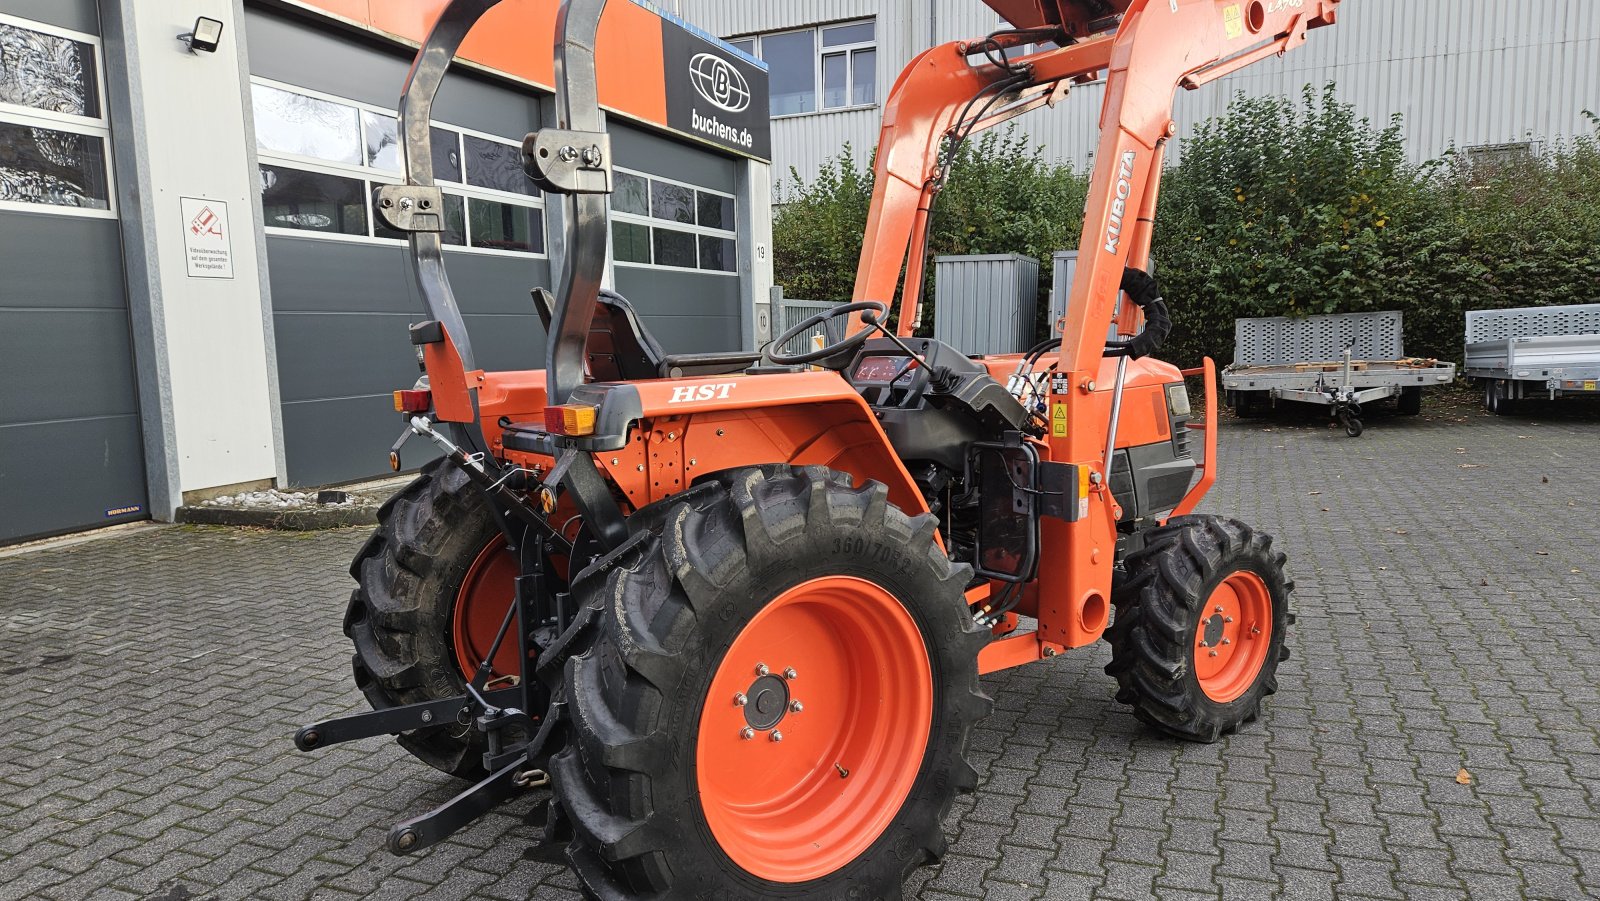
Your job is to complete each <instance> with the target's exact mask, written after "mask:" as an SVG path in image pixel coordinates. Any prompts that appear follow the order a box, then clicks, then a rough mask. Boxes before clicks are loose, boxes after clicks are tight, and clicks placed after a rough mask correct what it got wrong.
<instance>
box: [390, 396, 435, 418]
mask: <svg viewBox="0 0 1600 901" xmlns="http://www.w3.org/2000/svg"><path fill="white" fill-rule="evenodd" d="M431 406H433V392H432V391H396V392H395V393H394V411H395V412H396V413H426V412H428V408H429V407H431Z"/></svg>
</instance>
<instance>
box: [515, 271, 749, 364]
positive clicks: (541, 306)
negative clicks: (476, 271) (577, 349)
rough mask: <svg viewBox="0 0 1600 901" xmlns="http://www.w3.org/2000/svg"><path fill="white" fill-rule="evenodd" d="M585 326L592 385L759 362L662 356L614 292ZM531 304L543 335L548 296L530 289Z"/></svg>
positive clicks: (742, 357) (724, 356)
mask: <svg viewBox="0 0 1600 901" xmlns="http://www.w3.org/2000/svg"><path fill="white" fill-rule="evenodd" d="M598 300H599V304H598V305H597V306H596V308H595V313H594V321H593V322H592V323H591V324H590V325H589V341H588V345H587V348H586V355H587V357H588V364H589V377H590V378H591V379H593V380H594V381H597V382H626V381H639V380H644V379H659V378H674V379H675V378H683V377H686V376H697V375H726V374H728V373H732V372H743V371H744V370H745V369H746V368H747V367H749V366H750V365H751V364H753V363H755V362H757V361H759V360H760V359H761V354H760V353H759V352H755V351H748V350H733V351H714V352H710V353H693V354H668V353H666V352H665V351H663V350H662V349H661V344H660V343H659V342H657V341H656V339H655V336H654V335H652V334H650V330H649V329H647V328H645V325H644V322H643V321H642V320H640V319H639V314H638V313H637V312H635V311H634V309H633V304H631V303H629V302H628V299H627V298H626V297H623V296H622V295H621V294H618V293H617V292H615V291H608V290H604V289H602V290H601V291H600V296H599V298H598ZM533 305H534V307H535V308H536V309H537V310H538V311H539V319H540V320H541V321H542V322H543V323H544V328H545V332H546V333H548V332H549V331H550V320H551V318H552V317H553V315H554V313H553V310H554V303H553V299H552V297H551V295H550V292H549V291H546V290H545V289H543V288H535V289H534V290H533Z"/></svg>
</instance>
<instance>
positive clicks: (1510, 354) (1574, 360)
mask: <svg viewBox="0 0 1600 901" xmlns="http://www.w3.org/2000/svg"><path fill="white" fill-rule="evenodd" d="M1463 359H1464V361H1465V365H1464V366H1463V367H1462V374H1463V375H1465V376H1466V377H1467V378H1469V379H1475V380H1477V381H1478V382H1480V383H1482V385H1483V406H1484V408H1485V409H1487V410H1488V411H1489V412H1491V413H1496V414H1505V413H1510V412H1512V411H1513V409H1514V408H1515V406H1516V402H1517V401H1519V400H1522V399H1524V398H1530V397H1548V398H1550V399H1552V400H1553V399H1555V398H1557V397H1563V396H1566V395H1570V394H1589V395H1595V394H1600V303H1587V304H1571V305H1568V306H1559V307H1520V308H1517V309H1511V310H1471V311H1469V312H1468V313H1467V337H1466V355H1465V357H1464V358H1463Z"/></svg>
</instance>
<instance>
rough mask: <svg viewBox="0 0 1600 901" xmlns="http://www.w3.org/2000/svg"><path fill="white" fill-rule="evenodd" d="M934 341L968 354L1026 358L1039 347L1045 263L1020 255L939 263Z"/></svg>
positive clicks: (936, 263)
mask: <svg viewBox="0 0 1600 901" xmlns="http://www.w3.org/2000/svg"><path fill="white" fill-rule="evenodd" d="M933 285H934V292H935V302H934V305H933V336H934V337H935V338H937V339H939V340H940V341H943V342H944V343H946V344H949V345H950V346H952V347H954V348H955V349H957V350H959V351H961V352H962V353H966V354H1015V353H1022V352H1023V351H1025V350H1027V349H1028V346H1029V345H1031V344H1033V324H1034V306H1035V304H1036V303H1037V301H1038V297H1039V261H1038V260H1036V259H1034V258H1033V257H1028V256H1023V255H1021V254H1015V253H996V254H973V255H969V256H942V257H934V260H933Z"/></svg>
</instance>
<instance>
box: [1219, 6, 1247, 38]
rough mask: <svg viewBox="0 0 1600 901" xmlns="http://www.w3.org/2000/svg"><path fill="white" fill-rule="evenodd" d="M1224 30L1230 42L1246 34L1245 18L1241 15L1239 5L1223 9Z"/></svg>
mask: <svg viewBox="0 0 1600 901" xmlns="http://www.w3.org/2000/svg"><path fill="white" fill-rule="evenodd" d="M1222 30H1223V31H1225V32H1227V33H1228V38H1229V39H1230V40H1232V39H1233V38H1236V37H1238V36H1239V35H1241V34H1244V16H1242V15H1240V14H1239V4H1237V3H1235V4H1233V5H1232V6H1224V7H1223V8H1222Z"/></svg>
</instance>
